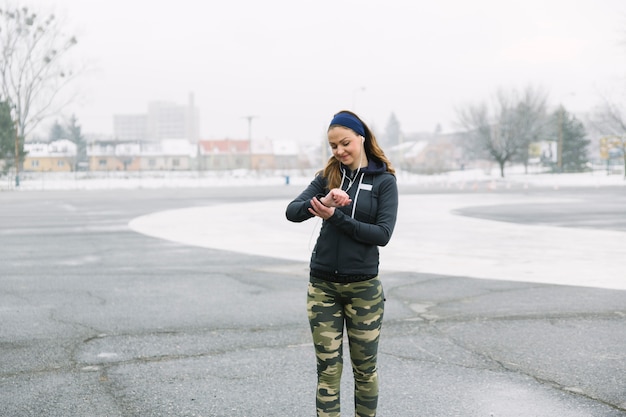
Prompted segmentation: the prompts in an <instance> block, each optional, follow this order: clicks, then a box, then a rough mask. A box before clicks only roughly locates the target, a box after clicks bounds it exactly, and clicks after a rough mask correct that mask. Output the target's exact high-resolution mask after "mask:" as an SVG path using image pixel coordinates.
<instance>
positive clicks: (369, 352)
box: [286, 110, 398, 417]
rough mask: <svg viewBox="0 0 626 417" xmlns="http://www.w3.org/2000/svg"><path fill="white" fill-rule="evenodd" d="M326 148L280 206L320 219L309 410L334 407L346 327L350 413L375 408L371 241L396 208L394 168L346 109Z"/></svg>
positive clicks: (335, 411) (331, 411)
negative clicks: (320, 162) (313, 388)
mask: <svg viewBox="0 0 626 417" xmlns="http://www.w3.org/2000/svg"><path fill="white" fill-rule="evenodd" d="M328 143H329V144H330V147H331V149H332V152H333V155H332V157H331V158H330V159H329V161H328V163H327V164H326V167H325V168H324V169H323V170H321V171H320V172H318V173H317V175H316V176H315V178H314V179H313V181H312V182H311V183H310V184H309V186H308V187H307V188H306V189H305V190H304V191H303V192H302V193H301V194H300V195H299V196H298V197H297V198H296V199H295V200H293V201H292V202H291V203H289V205H288V206H287V212H286V215H287V219H288V220H290V221H292V222H302V221H304V220H307V219H310V218H312V217H320V218H322V219H323V222H322V227H321V230H320V234H319V237H318V239H317V243H316V245H315V248H314V249H313V253H312V255H311V262H310V278H309V289H308V294H307V301H308V303H307V310H308V316H309V322H310V325H311V332H312V334H313V342H314V346H315V354H316V357H317V397H316V405H317V415H318V417H321V416H324V417H338V416H339V415H340V403H339V388H340V378H341V372H342V366H343V343H342V341H343V329H344V326H345V328H346V332H347V334H348V341H349V349H350V359H351V362H352V370H353V374H354V390H355V392H354V398H355V409H356V411H355V416H357V417H364V416H368V417H369V416H375V415H376V407H377V404H378V373H377V365H376V362H377V351H378V340H379V336H380V328H381V324H382V319H383V310H384V301H385V299H384V294H383V288H382V285H381V283H380V281H379V279H378V258H379V255H378V246H385V245H386V244H387V243H388V242H389V239H390V238H391V234H392V232H393V229H394V226H395V223H396V214H397V210H398V189H397V186H396V178H395V171H394V169H393V168H392V166H391V163H390V162H389V160H388V159H387V157H386V156H385V154H384V153H383V151H382V149H381V148H380V147H379V146H378V143H377V142H376V138H375V137H374V135H373V134H372V132H371V130H370V129H369V128H368V127H367V125H366V124H365V123H363V121H362V120H361V119H359V117H358V116H357V115H356V114H354V113H352V112H350V111H345V110H344V111H341V112H339V113H337V114H336V115H335V116H334V117H333V119H332V121H331V122H330V125H329V127H328Z"/></svg>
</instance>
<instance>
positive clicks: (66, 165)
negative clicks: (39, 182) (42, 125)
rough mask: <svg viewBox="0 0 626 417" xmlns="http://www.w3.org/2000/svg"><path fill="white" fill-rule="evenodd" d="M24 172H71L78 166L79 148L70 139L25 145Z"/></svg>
mask: <svg viewBox="0 0 626 417" xmlns="http://www.w3.org/2000/svg"><path fill="white" fill-rule="evenodd" d="M24 151H26V152H27V154H26V157H25V158H24V171H30V172H71V171H73V170H74V166H75V165H76V154H77V147H76V144H75V143H74V142H72V141H71V140H68V139H59V140H55V141H53V142H50V143H40V142H36V143H25V144H24Z"/></svg>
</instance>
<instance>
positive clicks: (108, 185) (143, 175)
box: [0, 167, 626, 191]
mask: <svg viewBox="0 0 626 417" xmlns="http://www.w3.org/2000/svg"><path fill="white" fill-rule="evenodd" d="M314 172H315V171H314V170H308V171H302V170H297V171H296V170H294V171H282V172H273V173H259V172H255V171H246V170H235V171H220V172H216V171H181V172H172V171H167V172H163V171H158V172H102V173H92V172H76V173H49V172H48V173H23V174H22V175H21V176H20V185H19V187H18V188H17V189H16V187H15V179H14V177H13V176H11V175H9V176H7V177H4V178H1V179H0V191H9V190H13V191H15V190H19V191H30V190H98V189H137V188H149V189H156V188H163V187H169V188H202V187H233V186H251V185H284V184H287V178H288V182H289V184H290V185H305V184H308V183H309V181H310V180H311V178H312V176H313V175H314ZM505 173H506V177H505V178H500V176H499V174H498V170H497V169H495V168H494V169H493V170H491V171H490V172H485V171H484V170H479V169H476V170H467V171H455V172H449V173H445V174H438V175H417V174H411V173H406V172H399V173H398V175H397V176H398V182H399V184H401V185H402V184H413V185H419V186H423V187H426V188H428V187H446V188H457V189H476V190H479V189H485V188H488V189H497V188H502V187H504V188H520V187H523V188H528V187H533V186H541V187H553V188H560V187H571V186H582V187H601V186H626V181H625V180H624V177H623V175H621V174H620V175H615V174H613V175H607V174H606V172H605V171H595V172H591V173H581V174H542V173H530V174H524V172H523V168H522V167H509V168H507V170H506V172H505Z"/></svg>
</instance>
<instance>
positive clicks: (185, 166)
mask: <svg viewBox="0 0 626 417" xmlns="http://www.w3.org/2000/svg"><path fill="white" fill-rule="evenodd" d="M197 154H198V148H197V147H196V145H195V144H192V143H191V142H190V141H189V140H187V139H162V140H161V141H159V142H156V143H150V142H148V143H144V144H142V146H141V169H142V170H144V171H154V170H157V171H164V170H167V171H186V170H189V169H192V168H193V167H194V161H195V160H196V157H197Z"/></svg>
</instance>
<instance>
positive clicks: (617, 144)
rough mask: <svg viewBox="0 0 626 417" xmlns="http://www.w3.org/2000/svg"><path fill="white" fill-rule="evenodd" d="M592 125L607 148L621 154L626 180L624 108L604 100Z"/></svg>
mask: <svg viewBox="0 0 626 417" xmlns="http://www.w3.org/2000/svg"><path fill="white" fill-rule="evenodd" d="M591 125H592V128H593V129H594V131H596V132H597V133H599V134H600V135H601V136H602V138H603V139H604V140H605V143H606V144H607V146H610V147H611V148H613V149H617V150H618V151H619V152H620V153H621V156H622V159H623V162H624V178H625V179H626V110H625V109H624V108H623V106H621V105H619V104H617V103H615V102H611V101H609V100H608V99H607V98H604V99H603V103H602V104H601V105H600V106H599V108H598V109H597V111H596V112H595V114H594V117H593V120H592V121H591ZM607 158H609V155H607Z"/></svg>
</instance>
